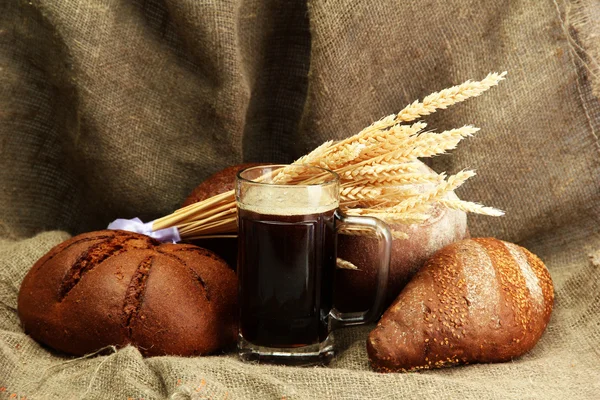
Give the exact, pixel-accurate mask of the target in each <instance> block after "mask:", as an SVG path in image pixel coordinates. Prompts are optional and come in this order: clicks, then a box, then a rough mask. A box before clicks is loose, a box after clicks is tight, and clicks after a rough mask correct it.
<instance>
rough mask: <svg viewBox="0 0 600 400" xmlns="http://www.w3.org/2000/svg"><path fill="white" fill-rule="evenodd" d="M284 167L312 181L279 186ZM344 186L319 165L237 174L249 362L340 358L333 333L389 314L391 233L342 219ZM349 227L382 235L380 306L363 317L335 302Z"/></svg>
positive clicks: (243, 328)
mask: <svg viewBox="0 0 600 400" xmlns="http://www.w3.org/2000/svg"><path fill="white" fill-rule="evenodd" d="M284 167H287V168H286V170H285V171H286V173H289V175H288V176H297V177H301V178H302V181H303V182H304V181H305V180H306V179H309V180H310V181H309V182H310V183H309V184H307V183H299V184H293V180H292V183H287V184H279V183H277V175H278V174H279V173H280V172H281V171H283V170H280V169H281V168H284ZM278 170H280V171H279V172H277V171H278ZM297 181H298V179H297ZM339 189H340V183H339V176H338V175H337V174H336V173H334V172H332V171H329V170H326V169H323V168H318V167H310V166H303V165H269V166H258V167H252V168H247V169H244V170H242V171H240V172H239V173H238V174H237V179H236V202H237V211H238V266H237V274H238V282H239V283H238V285H239V286H238V289H239V292H238V293H239V304H240V306H239V312H240V313H239V336H238V353H239V356H240V358H241V359H242V360H244V361H261V362H272V363H278V364H290V365H310V364H325V363H327V362H329V361H330V360H331V359H332V358H333V356H334V343H333V333H332V329H333V328H337V327H340V326H348V325H358V324H363V323H367V322H370V321H372V320H374V319H375V318H377V317H378V316H379V315H380V314H381V311H382V306H383V300H384V297H385V292H386V289H387V280H388V270H389V262H390V251H391V244H392V236H391V233H390V230H389V229H388V227H387V225H386V224H385V223H383V222H382V221H380V220H378V219H376V218H371V217H357V216H345V215H344V214H342V213H341V212H340V210H339V209H338V207H339V192H340V190H339ZM348 226H353V227H359V228H361V229H365V228H366V229H369V230H373V231H375V233H376V234H377V236H378V237H379V259H380V260H381V264H380V266H379V272H378V288H377V292H376V295H375V302H374V304H373V307H372V308H371V309H369V310H367V311H364V312H358V313H342V312H339V311H338V310H336V309H335V308H334V307H333V305H332V298H333V278H334V272H335V268H336V242H337V241H336V232H337V231H338V230H339V229H340V228H342V227H348Z"/></svg>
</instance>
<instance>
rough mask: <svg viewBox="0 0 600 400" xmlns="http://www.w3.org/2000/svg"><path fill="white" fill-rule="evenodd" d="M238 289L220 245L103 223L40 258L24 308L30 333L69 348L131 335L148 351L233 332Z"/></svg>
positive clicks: (84, 348) (126, 340)
mask: <svg viewBox="0 0 600 400" xmlns="http://www.w3.org/2000/svg"><path fill="white" fill-rule="evenodd" d="M236 299H237V282H236V277H235V273H234V272H233V271H231V269H229V268H228V267H227V265H226V264H225V262H224V261H223V260H222V259H221V258H219V257H218V256H217V255H215V254H214V253H212V252H210V251H208V250H205V249H202V248H199V247H196V246H192V245H189V244H161V243H159V242H157V241H156V240H154V239H152V238H150V237H148V236H145V235H140V234H137V233H132V232H125V231H114V230H105V231H97V232H90V233H85V234H82V235H78V236H75V237H73V238H71V239H69V240H67V241H65V242H63V243H61V244H59V245H58V246H56V247H54V248H53V249H52V250H50V251H49V252H48V253H47V254H46V255H45V256H43V257H42V258H41V259H40V260H38V261H37V262H36V263H35V265H34V266H33V267H32V268H31V270H30V271H29V273H28V274H27V275H26V276H25V279H24V280H23V283H22V285H21V290H20V291H19V297H18V314H19V318H20V319H21V323H22V325H23V327H24V329H25V331H26V332H27V333H28V334H29V335H31V337H33V338H34V339H35V340H37V341H39V342H41V343H43V344H45V345H47V346H49V347H52V348H54V349H57V350H60V351H63V352H65V353H69V354H75V355H83V354H87V353H90V352H93V351H96V350H98V349H101V348H103V347H106V346H109V345H115V346H118V347H121V346H125V345H127V344H131V345H134V346H136V347H137V348H138V349H139V350H140V352H141V353H142V354H143V355H145V356H159V355H182V356H191V355H201V354H207V353H212V352H214V351H216V350H218V349H220V348H222V347H224V346H227V345H230V344H232V343H233V342H234V340H235V336H236V333H237V328H236V317H237V302H236Z"/></svg>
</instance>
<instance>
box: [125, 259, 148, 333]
mask: <svg viewBox="0 0 600 400" xmlns="http://www.w3.org/2000/svg"><path fill="white" fill-rule="evenodd" d="M153 261H154V256H148V257H146V258H145V259H144V260H142V262H141V263H140V264H139V265H138V266H137V268H136V270H135V273H134V274H133V276H132V277H131V281H129V286H127V291H126V292H125V300H124V301H123V317H122V319H123V320H122V323H123V326H124V327H125V329H126V330H127V336H128V337H130V338H131V335H132V327H131V325H132V324H133V321H134V320H135V319H136V318H137V316H138V314H139V312H140V308H141V306H142V301H143V298H144V292H145V291H146V282H147V281H148V276H149V275H150V269H151V268H152V262H153Z"/></svg>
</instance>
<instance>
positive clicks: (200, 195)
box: [181, 163, 267, 269]
mask: <svg viewBox="0 0 600 400" xmlns="http://www.w3.org/2000/svg"><path fill="white" fill-rule="evenodd" d="M259 165H267V164H265V163H246V164H238V165H232V166H231V167H227V168H225V169H223V170H221V171H218V172H217V173H215V174H213V175H211V176H209V177H208V178H206V180H205V181H203V182H202V183H200V184H199V185H198V186H197V187H196V188H195V189H194V190H193V191H192V193H190V195H189V196H188V197H187V198H186V199H185V200H184V202H183V204H182V205H181V207H185V206H189V205H190V204H194V203H197V202H199V201H202V200H206V199H208V198H210V197H213V196H216V195H218V194H221V193H225V192H228V191H230V190H233V189H235V176H236V174H237V173H238V172H239V171H241V170H242V169H245V168H250V167H257V166H259ZM192 243H193V244H195V245H197V246H201V247H204V248H206V249H209V250H212V251H214V252H215V253H217V254H218V255H219V256H221V257H222V258H223V259H224V260H225V261H226V262H227V264H229V266H230V267H232V268H234V269H235V268H236V265H237V239H235V238H231V239H230V238H219V239H197V240H194V241H192Z"/></svg>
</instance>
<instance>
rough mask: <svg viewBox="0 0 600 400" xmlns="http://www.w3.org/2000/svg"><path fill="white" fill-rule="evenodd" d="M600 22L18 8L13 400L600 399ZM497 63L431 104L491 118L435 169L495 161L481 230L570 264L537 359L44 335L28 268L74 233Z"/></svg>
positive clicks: (303, 7) (9, 347) (411, 13)
mask: <svg viewBox="0 0 600 400" xmlns="http://www.w3.org/2000/svg"><path fill="white" fill-rule="evenodd" d="M599 35H600V4H599V3H598V2H597V1H595V0H579V1H570V0H554V1H536V2H533V1H527V0H510V1H509V0H506V1H495V0H489V1H479V0H462V1H458V0H456V1H444V2H425V1H422V0H406V1H378V2H372V1H367V0H364V1H354V2H352V3H350V2H344V1H339V0H338V1H327V2H323V1H312V2H308V4H306V3H304V2H285V1H277V0H248V1H241V0H240V1H237V2H236V1H233V0H228V1H207V2H199V1H196V0H104V1H95V0H94V1H92V0H87V1H84V0H80V1H67V0H36V1H19V0H3V1H1V2H0V235H2V237H4V239H3V241H2V242H0V243H1V244H0V398H11V396H13V394H15V395H14V396H13V397H15V396H17V397H24V396H26V397H27V398H28V399H46V398H59V399H65V398H94V399H107V398H119V399H126V398H144V399H155V398H164V397H168V396H173V398H190V397H191V398H212V399H225V398H227V399H233V398H235V399H238V398H239V399H254V398H259V399H260V398H277V399H283V398H285V399H318V398H332V399H380V398H388V399H396V398H411V397H414V398H432V399H438V398H476V399H492V398H519V399H529V398H531V399H539V398H590V399H592V398H597V397H598V393H600V350H599V348H600V346H599V345H600V316H599V315H598V314H599V311H600V306H599V304H600V290H599V288H600V253H598V252H599V251H600V228H599V227H600V201H599V199H600V165H599V160H600V143H599V141H598V136H597V135H598V132H600V123H599V122H600V119H599V115H600V103H599V102H598V99H597V97H595V95H594V93H596V94H598V93H599V92H600V82H599V81H600V68H599V64H598V63H599V62H600V59H599V58H598V55H599V54H600V43H599V41H598V37H599ZM492 70H495V71H501V70H508V71H509V78H508V80H507V81H506V82H504V83H503V84H502V85H501V86H500V87H498V88H495V89H493V90H492V91H491V92H490V93H488V94H486V95H485V96H484V97H482V98H479V99H475V100H471V101H469V102H468V103H465V104H462V105H458V106H455V107H453V108H452V109H450V110H447V111H443V112H441V113H440V114H437V115H435V116H433V117H431V118H428V119H427V121H428V122H429V123H430V127H434V128H440V129H443V128H447V127H456V126H460V125H462V124H465V123H473V124H475V125H478V126H480V127H481V128H482V131H481V132H480V133H479V134H478V135H477V136H476V137H474V138H472V139H469V140H468V141H466V142H465V143H463V144H462V145H461V146H460V147H459V149H457V150H456V151H455V152H453V154H452V155H451V156H445V157H439V158H436V159H434V160H432V163H431V165H432V166H433V167H434V168H435V169H436V170H438V171H443V170H446V171H449V172H455V171H457V170H458V169H461V168H467V167H468V168H475V169H477V171H478V173H479V176H478V178H476V179H474V180H473V181H472V182H470V183H468V184H467V185H466V186H465V187H464V188H463V189H461V191H460V192H459V194H460V195H461V197H463V198H465V199H469V200H477V201H482V202H484V203H485V204H488V205H492V206H496V207H499V208H502V209H505V210H506V211H507V216H506V217H504V218H500V219H492V218H471V219H470V227H471V231H472V233H473V234H474V235H493V236H496V237H499V238H502V239H507V240H512V241H515V242H519V243H521V244H523V245H525V246H527V247H528V248H529V249H530V250H532V251H533V252H535V253H537V254H538V255H539V256H540V257H541V258H542V259H543V260H544V261H545V262H546V263H547V265H548V267H549V269H550V271H551V274H552V277H553V279H554V282H555V287H556V304H555V310H554V314H553V317H552V320H551V323H550V325H549V327H548V329H547V331H546V333H545V335H544V337H543V338H542V340H541V341H540V342H539V344H538V345H537V347H536V348H535V349H534V350H533V351H532V352H530V353H529V354H527V355H525V356H524V357H522V358H520V359H518V360H515V361H514V362H512V363H505V364H498V365H476V366H467V367H460V368H454V369H448V370H442V371H432V372H426V373H416V374H389V375H382V374H375V373H372V372H369V369H368V364H367V362H366V353H365V349H364V339H365V337H366V333H367V332H368V327H365V328H362V329H361V328H359V329H350V330H344V331H340V332H339V334H338V339H339V342H340V343H341V345H342V346H341V347H342V349H343V351H342V352H341V353H340V356H339V358H338V360H337V361H336V362H335V363H334V364H333V365H332V366H331V367H329V368H309V369H300V368H284V367H266V366H256V365H246V364H241V363H240V362H238V361H237V360H236V358H235V357H234V356H233V355H232V354H231V353H229V354H228V355H222V356H216V357H205V358H189V359H186V358H173V357H165V358H151V359H143V358H142V357H141V356H140V355H139V353H138V352H137V351H136V350H135V349H134V348H125V349H122V350H119V351H118V352H116V353H115V352H112V351H110V350H109V355H101V356H96V357H91V358H87V359H83V360H72V359H70V358H66V357H63V356H61V355H59V354H55V353H53V352H51V351H49V350H47V349H44V348H42V347H40V346H39V345H37V344H36V343H35V342H33V341H32V340H30V339H29V338H28V337H27V336H26V335H24V334H23V332H22V330H21V328H20V326H19V321H18V319H17V316H16V295H17V292H18V288H19V285H20V282H21V280H22V278H23V276H24V275H25V273H26V272H27V270H28V268H29V267H30V266H31V265H32V264H33V263H34V262H35V260H36V259H37V258H38V257H40V256H41V255H42V254H44V253H45V252H46V251H47V250H48V249H49V248H50V247H51V246H53V245H55V244H57V243H59V242H60V241H62V240H64V239H66V238H67V237H68V235H67V234H66V233H61V232H58V231H59V230H64V231H67V232H69V233H71V234H75V233H78V232H82V231H86V230H93V229H97V228H101V227H104V226H106V224H107V223H108V222H110V221H111V220H112V219H114V218H116V217H133V216H139V217H141V218H142V219H145V220H149V219H152V218H155V217H158V216H161V215H164V214H166V213H168V212H170V211H172V210H173V209H174V208H176V207H177V206H178V204H179V203H180V202H181V200H182V199H183V198H184V197H185V195H187V194H188V192H189V191H190V190H191V188H192V187H193V186H195V184H196V183H197V182H198V181H200V180H201V179H203V178H204V177H206V176H208V175H209V174H211V173H213V172H214V171H216V170H218V169H220V168H221V167H224V166H226V165H229V164H231V163H234V162H240V161H242V160H244V161H258V160H260V161H275V162H277V161H291V160H292V159H294V158H295V157H297V156H299V155H301V154H303V153H305V152H307V151H308V150H310V149H311V148H313V147H314V146H316V145H318V144H320V143H321V142H322V141H324V140H326V139H330V138H341V137H345V136H347V135H349V134H352V133H355V132H357V131H358V130H359V129H360V128H362V127H364V126H365V125H367V124H369V123H370V122H371V121H373V120H375V119H377V118H379V117H381V116H383V115H387V114H390V113H392V112H394V111H398V110H399V109H401V108H402V107H403V106H404V105H406V104H407V103H408V102H411V101H413V100H415V99H416V98H421V97H423V96H424V95H426V94H429V93H430V92H432V91H434V90H439V89H442V88H444V87H446V86H449V85H452V84H455V83H460V82H462V81H463V80H465V79H468V78H474V79H479V78H483V77H484V76H485V74H486V73H487V72H488V71H492ZM51 230H53V231H54V232H46V233H40V232H43V231H51ZM594 254H595V256H594V257H592V258H590V257H591V255H594Z"/></svg>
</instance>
